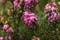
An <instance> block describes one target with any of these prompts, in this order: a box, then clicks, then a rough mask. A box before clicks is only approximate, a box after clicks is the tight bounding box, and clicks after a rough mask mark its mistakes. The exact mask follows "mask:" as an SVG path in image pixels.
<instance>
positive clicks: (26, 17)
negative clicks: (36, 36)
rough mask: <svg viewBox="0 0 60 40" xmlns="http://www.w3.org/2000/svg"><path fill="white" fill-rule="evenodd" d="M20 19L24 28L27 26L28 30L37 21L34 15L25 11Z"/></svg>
mask: <svg viewBox="0 0 60 40" xmlns="http://www.w3.org/2000/svg"><path fill="white" fill-rule="evenodd" d="M22 19H23V22H24V23H25V25H26V26H28V27H29V28H32V27H33V23H35V22H36V21H37V15H35V13H31V12H28V11H25V12H24V14H23V16H22Z"/></svg>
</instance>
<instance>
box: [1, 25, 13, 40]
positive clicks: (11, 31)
mask: <svg viewBox="0 0 60 40" xmlns="http://www.w3.org/2000/svg"><path fill="white" fill-rule="evenodd" d="M2 29H3V31H4V32H5V33H6V34H7V37H8V40H12V34H13V29H12V28H11V27H9V25H8V24H5V25H4V26H3V27H2Z"/></svg>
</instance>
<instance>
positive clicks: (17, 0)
mask: <svg viewBox="0 0 60 40" xmlns="http://www.w3.org/2000/svg"><path fill="white" fill-rule="evenodd" d="M13 5H14V7H16V8H19V7H20V4H19V0H14V2H13Z"/></svg>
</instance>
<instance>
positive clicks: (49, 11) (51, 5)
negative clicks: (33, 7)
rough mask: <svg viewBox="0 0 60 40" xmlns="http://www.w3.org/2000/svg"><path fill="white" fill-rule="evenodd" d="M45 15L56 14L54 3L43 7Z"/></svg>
mask: <svg viewBox="0 0 60 40" xmlns="http://www.w3.org/2000/svg"><path fill="white" fill-rule="evenodd" d="M44 11H45V13H51V12H53V11H54V12H56V11H57V5H56V4H55V3H49V4H47V5H46V6H45V9H44Z"/></svg>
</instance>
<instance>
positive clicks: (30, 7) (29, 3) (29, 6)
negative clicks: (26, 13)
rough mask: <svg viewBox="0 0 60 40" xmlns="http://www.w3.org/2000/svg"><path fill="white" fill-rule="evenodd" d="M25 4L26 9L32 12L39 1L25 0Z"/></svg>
mask: <svg viewBox="0 0 60 40" xmlns="http://www.w3.org/2000/svg"><path fill="white" fill-rule="evenodd" d="M24 3H25V9H26V10H30V11H31V10H34V9H35V7H36V5H37V3H38V0H25V1H24Z"/></svg>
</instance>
